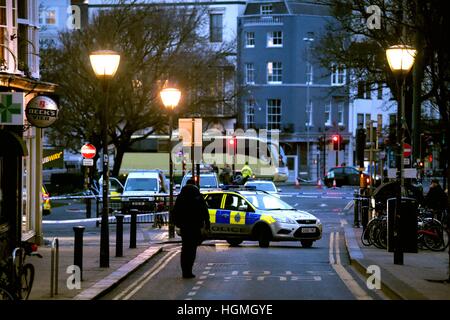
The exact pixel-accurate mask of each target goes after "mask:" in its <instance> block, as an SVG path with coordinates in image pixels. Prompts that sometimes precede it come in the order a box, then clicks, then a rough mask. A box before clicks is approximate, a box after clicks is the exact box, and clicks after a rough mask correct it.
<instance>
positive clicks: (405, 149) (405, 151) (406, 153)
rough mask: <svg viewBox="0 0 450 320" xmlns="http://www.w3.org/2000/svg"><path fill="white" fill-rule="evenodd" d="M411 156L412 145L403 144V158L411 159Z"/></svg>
mask: <svg viewBox="0 0 450 320" xmlns="http://www.w3.org/2000/svg"><path fill="white" fill-rule="evenodd" d="M410 155H411V145H410V144H407V143H404V144H403V156H404V157H409V156H410Z"/></svg>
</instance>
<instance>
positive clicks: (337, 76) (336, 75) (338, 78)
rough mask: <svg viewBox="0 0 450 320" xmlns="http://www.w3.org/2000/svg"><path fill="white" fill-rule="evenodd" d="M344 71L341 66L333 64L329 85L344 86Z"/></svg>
mask: <svg viewBox="0 0 450 320" xmlns="http://www.w3.org/2000/svg"><path fill="white" fill-rule="evenodd" d="M346 75H347V74H346V70H345V68H344V66H343V65H338V64H333V65H332V66H331V85H332V86H342V85H344V84H345V79H346Z"/></svg>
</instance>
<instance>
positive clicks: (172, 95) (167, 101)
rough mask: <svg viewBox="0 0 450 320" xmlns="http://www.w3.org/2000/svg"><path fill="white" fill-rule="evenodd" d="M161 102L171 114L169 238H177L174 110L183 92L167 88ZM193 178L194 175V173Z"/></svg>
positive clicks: (162, 91)
mask: <svg viewBox="0 0 450 320" xmlns="http://www.w3.org/2000/svg"><path fill="white" fill-rule="evenodd" d="M160 96H161V100H162V102H163V104H164V106H165V107H166V108H167V110H168V113H169V180H170V190H169V238H173V237H175V228H174V225H173V216H172V208H173V162H172V116H173V109H175V107H176V106H177V105H178V102H179V101H180V98H181V91H180V90H178V89H176V88H170V87H165V88H163V89H162V90H161V92H160ZM192 176H194V174H193V173H192Z"/></svg>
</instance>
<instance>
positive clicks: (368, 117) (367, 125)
mask: <svg viewBox="0 0 450 320" xmlns="http://www.w3.org/2000/svg"><path fill="white" fill-rule="evenodd" d="M365 117H366V121H365V123H364V125H365V126H366V128H369V127H370V122H372V116H371V114H370V113H366V115H365Z"/></svg>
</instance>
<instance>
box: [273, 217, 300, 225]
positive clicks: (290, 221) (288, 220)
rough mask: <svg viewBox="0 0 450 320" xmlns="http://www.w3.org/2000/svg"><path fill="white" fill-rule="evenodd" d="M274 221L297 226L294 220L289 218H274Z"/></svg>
mask: <svg viewBox="0 0 450 320" xmlns="http://www.w3.org/2000/svg"><path fill="white" fill-rule="evenodd" d="M275 220H277V221H278V222H281V223H289V224H297V222H296V221H295V220H294V219H291V218H289V217H275Z"/></svg>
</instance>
